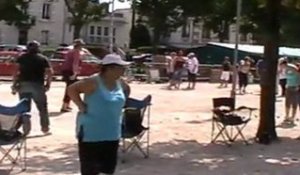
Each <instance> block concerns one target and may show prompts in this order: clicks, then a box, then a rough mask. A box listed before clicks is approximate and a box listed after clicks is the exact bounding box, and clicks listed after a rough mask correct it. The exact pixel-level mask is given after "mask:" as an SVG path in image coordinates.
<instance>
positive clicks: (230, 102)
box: [213, 97, 235, 110]
mask: <svg viewBox="0 0 300 175" xmlns="http://www.w3.org/2000/svg"><path fill="white" fill-rule="evenodd" d="M220 107H227V108H229V110H234V109H235V100H234V98H228V97H222V98H214V99H213V108H214V109H216V108H220Z"/></svg>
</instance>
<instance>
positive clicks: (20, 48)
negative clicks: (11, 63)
mask: <svg viewBox="0 0 300 175" xmlns="http://www.w3.org/2000/svg"><path fill="white" fill-rule="evenodd" d="M26 50H27V48H26V46H24V45H16V44H1V45H0V51H1V52H2V51H14V52H26Z"/></svg>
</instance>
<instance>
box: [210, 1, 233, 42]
mask: <svg viewBox="0 0 300 175" xmlns="http://www.w3.org/2000/svg"><path fill="white" fill-rule="evenodd" d="M212 1H213V2H212V3H213V7H212V11H211V13H210V14H208V15H206V16H205V17H204V25H205V27H206V28H208V29H211V30H212V31H213V32H215V33H217V34H218V37H219V39H220V42H224V41H225V40H226V39H228V32H229V25H230V24H233V23H234V22H235V16H236V1H233V0H212Z"/></svg>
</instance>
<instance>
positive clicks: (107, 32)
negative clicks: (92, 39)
mask: <svg viewBox="0 0 300 175" xmlns="http://www.w3.org/2000/svg"><path fill="white" fill-rule="evenodd" d="M104 36H109V28H108V27H105V28H104Z"/></svg>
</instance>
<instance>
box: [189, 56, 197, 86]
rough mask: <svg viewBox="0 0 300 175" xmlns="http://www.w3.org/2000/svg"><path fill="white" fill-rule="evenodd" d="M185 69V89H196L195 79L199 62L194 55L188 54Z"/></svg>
mask: <svg viewBox="0 0 300 175" xmlns="http://www.w3.org/2000/svg"><path fill="white" fill-rule="evenodd" d="M187 69H188V87H187V89H195V87H196V77H197V74H198V71H199V61H198V58H197V57H196V55H195V53H193V52H192V53H189V54H188V61H187Z"/></svg>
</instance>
